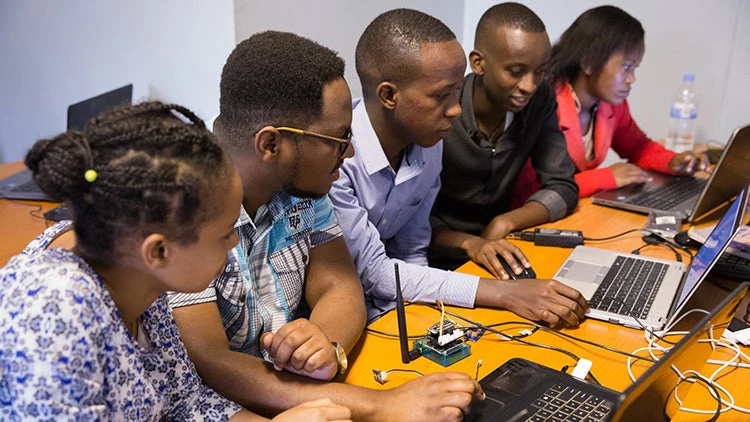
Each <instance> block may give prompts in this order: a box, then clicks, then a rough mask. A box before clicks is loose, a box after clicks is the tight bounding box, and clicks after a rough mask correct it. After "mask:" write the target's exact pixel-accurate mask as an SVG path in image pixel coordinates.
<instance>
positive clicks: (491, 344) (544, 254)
mask: <svg viewBox="0 0 750 422" xmlns="http://www.w3.org/2000/svg"><path fill="white" fill-rule="evenodd" d="M725 209H726V208H724V209H721V210H718V211H717V212H716V214H717V215H718V216H721V215H722V213H723V212H724V211H725ZM716 217H717V216H712V217H708V218H705V219H703V220H704V221H705V223H703V224H709V223H711V222H712V220H713V223H715V220H716ZM645 223H646V216H644V215H639V214H635V213H630V212H625V211H619V210H614V209H611V208H606V207H601V206H597V205H594V204H592V203H591V201H590V200H589V199H584V200H581V202H580V204H579V207H578V210H577V211H576V212H575V213H574V214H573V215H571V216H569V217H567V218H565V219H563V220H561V221H557V222H555V223H551V224H546V225H543V227H555V228H559V229H571V230H582V231H583V233H584V235H585V236H587V237H592V238H603V237H607V236H611V235H614V234H618V233H620V232H623V231H626V230H629V229H632V228H641V227H643V226H644V225H645ZM685 228H686V227H685ZM513 242H514V243H515V244H516V245H517V246H519V247H520V248H521V249H522V250H523V251H524V253H525V254H526V255H527V256H528V257H529V259H530V261H531V263H532V265H533V267H534V269H535V271H536V273H537V275H538V276H539V277H540V278H549V277H552V276H553V275H554V273H555V272H556V270H557V269H558V268H559V267H560V265H562V263H563V261H564V260H565V259H566V258H567V256H568V255H569V254H570V252H571V249H563V248H553V247H541V246H534V245H533V243H530V242H522V241H515V240H514V241H513ZM587 245H589V246H596V247H600V248H604V249H610V250H616V251H620V252H630V251H632V250H634V249H636V248H637V247H639V246H641V245H643V241H642V240H641V235H640V233H639V232H635V233H631V234H627V235H624V236H622V237H619V238H617V239H613V240H610V241H602V242H587ZM641 254H642V255H644V256H651V257H658V258H663V259H672V260H674V259H675V255H674V252H672V251H671V250H669V249H667V248H666V247H663V246H650V247H647V248H644V249H643V250H642V251H641ZM683 260H685V261H687V255H685V254H684V253H683ZM457 271H461V272H466V273H470V274H477V275H481V276H484V277H490V275H489V274H488V273H487V272H486V271H484V270H483V269H482V268H480V267H478V266H477V265H475V264H474V263H467V264H465V265H463V266H462V267H460V268H459V269H458V270H457ZM730 287H731V286H730ZM726 294H727V291H726V290H724V289H721V288H719V287H718V286H716V285H715V284H713V283H704V285H703V286H702V287H701V290H700V291H699V294H697V295H696V298H694V299H693V300H691V307H699V308H702V309H711V308H713V306H714V304H716V303H718V301H720V300H721V298H722V297H723V296H725V295H726ZM741 306H743V305H741ZM446 309H447V310H450V311H453V312H455V313H457V314H459V315H461V316H463V317H466V318H468V319H470V320H473V321H478V322H481V323H482V324H484V325H490V324H497V323H508V325H504V326H500V327H498V329H499V330H501V331H503V332H504V333H507V334H510V335H517V334H518V333H519V332H520V331H521V330H523V329H525V328H529V327H528V325H526V324H524V323H528V322H529V321H527V320H525V319H523V318H520V317H518V316H516V315H515V314H513V313H511V312H508V311H503V310H496V309H485V308H479V309H462V308H455V307H447V308H446ZM741 309H743V310H744V307H742V308H741ZM743 314H744V311H743ZM406 318H407V326H408V332H409V334H410V335H422V334H424V333H425V331H426V329H427V328H428V327H429V326H431V325H433V324H435V323H436V322H438V321H439V320H440V314H439V312H437V311H436V310H434V309H431V308H428V307H426V306H423V305H409V306H407V307H406ZM452 319H453V320H454V321H457V322H462V321H460V320H459V319H458V318H455V317H453V318H452ZM513 321H517V322H518V323H517V324H511V323H512V322H513ZM369 328H371V329H374V330H378V331H383V332H386V333H391V334H396V333H397V332H398V329H397V324H396V316H395V312H390V313H388V314H386V315H385V316H384V317H382V318H381V319H379V320H377V321H375V322H374V323H372V324H371V325H370V326H369ZM560 331H561V332H563V333H566V334H570V335H572V336H576V337H579V338H581V339H585V340H588V341H591V342H594V343H596V344H600V345H604V346H608V347H610V348H613V349H617V350H620V351H624V352H633V351H634V350H636V349H637V348H639V347H643V346H645V345H646V344H647V342H646V340H645V338H644V335H643V332H642V331H640V330H635V329H630V328H625V327H621V326H618V325H613V324H609V323H605V322H601V321H596V320H592V319H587V320H586V321H584V322H583V323H582V324H581V325H580V326H579V327H577V328H572V329H571V328H566V329H562V330H560ZM526 340H528V341H530V342H534V343H536V344H544V345H550V346H554V347H558V348H562V349H565V350H567V351H569V352H572V353H574V354H575V355H577V356H578V357H581V358H586V359H589V360H591V361H592V362H593V363H594V365H593V367H592V373H593V374H594V376H595V377H596V378H597V380H598V381H599V382H600V383H601V384H602V385H604V386H606V387H609V388H612V389H615V390H618V391H623V390H624V389H625V388H626V387H628V386H629V385H630V384H631V380H630V377H629V376H628V373H627V366H626V362H627V357H626V356H623V355H621V354H617V353H614V352H611V351H607V350H603V349H601V348H599V347H595V346H593V345H590V344H585V343H582V342H580V341H575V340H571V339H568V338H564V337H561V336H559V335H557V334H554V333H548V332H541V331H537V332H535V333H534V334H532V335H531V336H529V337H527V338H526ZM468 344H470V345H471V348H472V350H471V356H469V357H468V358H466V359H464V360H462V361H459V362H457V363H456V364H454V365H452V366H450V367H449V368H444V367H442V366H440V365H438V364H436V363H434V362H432V361H430V360H428V359H426V358H420V359H417V360H416V361H414V362H411V363H410V364H406V365H405V364H402V363H401V358H400V351H399V350H400V349H399V344H398V340H397V339H396V338H394V337H389V336H384V335H380V334H375V333H371V332H368V333H366V334H365V335H363V339H362V340H361V341H360V343H359V345H358V346H357V348H355V350H354V351H353V352H352V355H351V359H350V361H352V362H353V364H352V365H351V369H350V371H349V373H348V375H347V376H346V379H345V382H347V383H350V384H356V385H361V386H365V387H370V388H391V387H394V386H397V385H399V384H402V383H404V382H406V381H408V380H410V379H413V378H414V377H415V376H417V375H416V374H413V373H402V372H392V373H391V374H390V375H389V376H388V381H387V383H386V384H385V385H380V384H378V383H377V382H375V380H374V378H373V369H377V370H389V369H394V368H400V369H410V370H416V371H419V372H421V373H423V374H424V373H430V372H441V371H448V370H450V371H458V372H464V373H466V374H469V375H471V376H474V375H475V372H476V365H477V361H478V360H482V366H481V367H480V368H479V378H480V379H481V378H482V377H483V376H485V375H487V374H489V373H490V372H492V370H494V369H495V368H497V367H498V366H500V365H501V364H503V363H504V362H505V361H507V360H509V359H511V358H513V357H523V358H525V359H529V360H532V361H536V362H539V363H542V364H544V365H546V366H549V367H551V368H563V367H564V366H566V365H571V364H573V363H574V360H573V359H572V358H571V357H569V356H566V355H564V354H562V353H560V352H555V351H550V350H545V349H541V348H537V347H532V346H527V345H524V344H520V343H517V342H512V341H507V340H503V339H501V338H500V337H499V336H497V335H495V334H492V333H485V334H484V335H483V336H482V338H481V339H480V340H479V341H477V342H468ZM706 347H709V346H706ZM745 349H747V348H745ZM719 353H720V352H715V353H714V355H712V358H714V359H725V358H719V357H717V356H718V354H719ZM650 365H651V363H649V362H646V361H639V362H638V363H636V364H635V365H634V366H633V372H634V374H635V376H636V377H637V376H639V375H640V374H642V373H643V372H644V371H645V370H646V369H647V368H648V367H649V366H650ZM681 369H682V368H681ZM692 369H697V370H701V369H702V368H692ZM715 369H716V366H709V365H707V366H706V367H705V368H703V369H702V372H703V373H704V374H707V375H710V373H711V371H713V370H715ZM683 370H684V369H683ZM746 371H747V369H738V370H735V371H733V372H732V373H731V374H730V375H728V376H727V377H725V378H723V379H722V385H723V386H725V387H728V388H729V389H730V391H731V392H732V394H733V395H734V397H735V400H736V401H737V404H738V405H740V406H743V404H744V406H743V407H750V395H749V394H748V393H746V392H745V390H746V389H745V386H744V384H745V382H744V380H743V378H744V377H745V376H746V375H747V372H746ZM726 372H730V371H726ZM680 389H681V391H682V392H683V394H681V397H683V398H685V397H687V401H686V403H688V404H689V405H690V406H692V407H695V408H703V409H712V408H713V409H715V408H716V401H715V400H713V399H712V398H710V397H707V395H706V394H705V393H704V392H703V391H702V390H703V389H702V388H698V387H696V388H690V389H688V388H687V386H685V388H683V386H681V387H680ZM671 401H674V400H671ZM674 407H675V406H671V407H669V408H668V409H669V411H670V414H672V415H673V418H674V420H706V419H708V417H707V416H706V415H696V414H690V413H687V412H682V411H677V409H676V408H674ZM743 416H746V414H741V413H738V412H736V411H733V412H730V413H728V414H723V415H722V418H721V420H736V419H737V418H742V417H743Z"/></svg>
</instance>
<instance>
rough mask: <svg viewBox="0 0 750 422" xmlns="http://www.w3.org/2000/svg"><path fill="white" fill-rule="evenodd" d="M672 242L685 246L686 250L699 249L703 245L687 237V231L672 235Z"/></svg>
mask: <svg viewBox="0 0 750 422" xmlns="http://www.w3.org/2000/svg"><path fill="white" fill-rule="evenodd" d="M674 242H675V243H676V244H678V245H680V246H687V247H688V248H696V249H697V248H700V247H701V246H703V244H702V243H701V242H699V241H697V240H695V239H693V238H691V237H690V235H688V232H687V230H683V231H681V232H679V233H677V234H675V235H674Z"/></svg>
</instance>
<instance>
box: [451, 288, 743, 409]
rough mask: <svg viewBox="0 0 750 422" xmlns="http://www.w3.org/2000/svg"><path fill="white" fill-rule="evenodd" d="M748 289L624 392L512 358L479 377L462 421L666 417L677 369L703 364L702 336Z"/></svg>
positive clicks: (715, 333)
mask: <svg viewBox="0 0 750 422" xmlns="http://www.w3.org/2000/svg"><path fill="white" fill-rule="evenodd" d="M747 288H748V283H743V284H741V285H740V286H738V287H737V288H736V289H735V290H734V291H733V292H732V293H731V294H729V295H728V296H727V297H726V298H724V299H723V300H722V301H721V303H720V304H719V305H717V306H716V307H715V308H714V309H713V310H712V311H711V313H709V314H708V315H707V316H706V317H705V318H703V319H702V320H701V321H700V322H699V323H698V324H697V325H695V326H693V327H691V329H690V330H689V332H688V333H687V334H686V335H685V336H684V337H683V338H682V340H680V341H679V342H678V343H677V344H675V345H674V346H673V347H672V348H671V349H670V350H669V351H668V352H666V353H665V354H664V355H663V356H661V357H660V358H659V360H658V361H657V362H656V363H655V364H654V365H652V366H651V367H650V368H649V369H648V370H647V371H646V372H645V373H644V374H643V375H641V376H640V377H639V378H638V379H637V380H636V382H635V383H633V384H631V385H630V386H629V387H628V388H627V389H625V391H623V392H619V391H615V390H611V389H609V388H606V387H603V386H599V385H595V384H591V383H588V382H586V381H583V380H580V379H578V378H574V377H572V376H570V375H567V374H566V373H564V372H560V371H558V370H557V369H555V368H550V367H547V366H543V365H540V364H538V363H534V362H530V361H528V360H525V359H520V358H513V359H511V360H509V361H508V362H506V363H505V364H503V365H502V366H500V367H499V368H498V369H496V370H494V371H493V372H491V373H490V374H489V375H487V376H486V377H484V379H482V381H481V382H480V383H479V384H480V385H481V386H482V388H483V389H484V392H485V394H486V395H487V397H486V399H485V400H482V401H480V402H476V403H474V404H473V405H472V410H471V412H470V413H469V414H468V415H466V417H465V418H464V420H466V421H469V422H472V421H473V422H479V421H504V422H508V421H511V422H518V421H528V420H531V421H536V420H581V421H583V420H592V421H617V422H619V421H638V420H644V421H663V420H668V418H667V415H666V414H665V413H664V408H665V404H666V402H667V400H670V398H671V393H672V391H673V390H674V388H675V386H676V385H677V384H678V383H680V382H682V381H680V377H679V375H678V374H677V372H676V371H682V372H686V371H687V370H690V369H696V368H701V367H703V365H704V364H705V362H706V359H708V357H709V356H710V354H711V352H712V350H713V349H712V347H711V346H709V345H708V344H705V340H706V339H709V338H718V337H720V336H721V333H722V332H723V331H724V328H725V327H726V325H727V324H728V323H729V321H731V319H732V317H733V316H734V313H735V312H736V310H737V307H738V306H739V304H740V302H741V301H742V299H743V298H744V297H745V294H746V292H747ZM602 370H606V369H602ZM686 384H687V385H684V386H681V387H680V390H681V393H683V392H684V391H685V390H683V388H691V387H690V383H689V382H688V383H686Z"/></svg>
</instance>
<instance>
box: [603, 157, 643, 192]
mask: <svg viewBox="0 0 750 422" xmlns="http://www.w3.org/2000/svg"><path fill="white" fill-rule="evenodd" d="M609 169H610V170H612V174H613V175H614V176H615V183H617V187H618V188H619V187H622V186H625V185H629V184H631V183H645V182H649V181H651V175H650V174H648V172H647V171H645V170H643V169H642V168H640V167H638V166H636V165H635V164H630V163H615V164H612V165H611V166H609Z"/></svg>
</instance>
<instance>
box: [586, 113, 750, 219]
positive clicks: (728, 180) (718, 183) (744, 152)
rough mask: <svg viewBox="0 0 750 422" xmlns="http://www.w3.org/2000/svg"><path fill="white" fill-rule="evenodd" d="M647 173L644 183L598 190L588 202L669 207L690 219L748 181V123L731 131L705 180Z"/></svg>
mask: <svg viewBox="0 0 750 422" xmlns="http://www.w3.org/2000/svg"><path fill="white" fill-rule="evenodd" d="M650 174H651V176H652V177H653V180H652V181H650V182H648V183H637V184H630V185H627V186H623V187H620V188H617V189H613V190H607V191H601V192H599V193H597V194H595V195H594V196H592V197H591V202H592V203H594V204H598V205H605V206H608V207H613V208H618V209H623V210H628V211H635V212H640V213H644V214H648V213H649V212H650V211H652V210H656V211H671V212H675V213H677V214H678V215H681V216H682V217H683V219H687V220H688V221H689V222H691V223H692V222H694V221H696V220H697V219H698V218H700V217H702V216H703V215H705V214H706V213H708V212H709V211H711V210H713V209H715V208H716V207H717V206H719V205H721V204H723V203H724V202H726V201H728V200H729V199H731V198H733V197H734V196H735V195H737V193H739V191H740V190H741V189H742V188H743V187H744V186H745V185H746V184H747V183H748V181H750V125H746V126H743V127H738V128H737V129H735V130H734V131H733V132H732V136H730V137H729V141H728V142H727V145H726V147H725V148H724V151H723V152H722V154H721V157H720V158H719V161H718V162H717V163H716V167H715V168H714V171H713V172H712V173H711V175H710V177H709V178H708V179H707V180H706V179H699V178H696V177H691V176H670V175H666V174H661V173H657V172H650Z"/></svg>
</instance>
